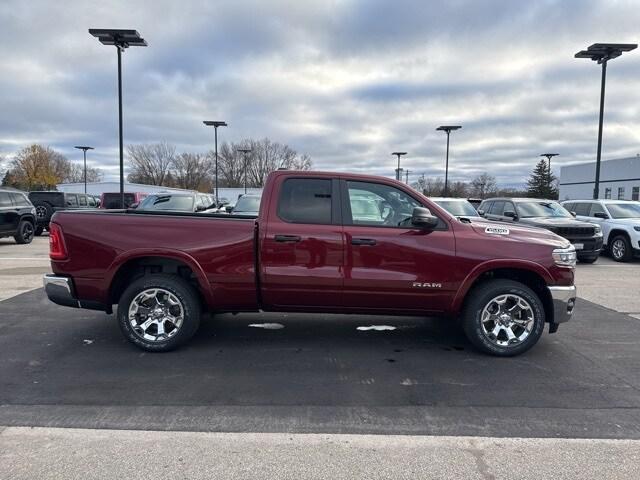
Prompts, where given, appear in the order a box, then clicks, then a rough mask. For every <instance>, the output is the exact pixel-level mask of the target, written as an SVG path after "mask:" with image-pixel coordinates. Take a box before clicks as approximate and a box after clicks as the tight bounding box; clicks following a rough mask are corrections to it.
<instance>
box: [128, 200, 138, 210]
mask: <svg viewBox="0 0 640 480" xmlns="http://www.w3.org/2000/svg"><path fill="white" fill-rule="evenodd" d="M139 206H140V202H133V203H132V204H131V205H129V208H130V209H132V210H135V209H136V208H138V207H139Z"/></svg>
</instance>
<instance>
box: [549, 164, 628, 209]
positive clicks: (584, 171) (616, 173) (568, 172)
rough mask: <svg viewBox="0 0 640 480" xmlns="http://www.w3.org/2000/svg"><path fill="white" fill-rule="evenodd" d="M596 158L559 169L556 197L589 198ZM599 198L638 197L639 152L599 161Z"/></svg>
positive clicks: (567, 198)
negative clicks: (626, 156)
mask: <svg viewBox="0 0 640 480" xmlns="http://www.w3.org/2000/svg"><path fill="white" fill-rule="evenodd" d="M595 178H596V162H589V163H580V164H577V165H568V166H566V167H562V168H561V169H560V200H584V199H590V198H593V188H594V186H595ZM599 197H600V198H611V199H614V200H640V155H637V156H635V157H629V158H618V159H615V160H607V161H604V162H602V163H601V164H600V188H599Z"/></svg>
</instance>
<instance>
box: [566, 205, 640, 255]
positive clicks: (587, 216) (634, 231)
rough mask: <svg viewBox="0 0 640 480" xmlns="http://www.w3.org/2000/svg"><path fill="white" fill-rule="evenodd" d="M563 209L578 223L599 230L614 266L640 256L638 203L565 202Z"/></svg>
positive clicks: (639, 208) (639, 212)
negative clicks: (586, 224) (615, 262)
mask: <svg viewBox="0 0 640 480" xmlns="http://www.w3.org/2000/svg"><path fill="white" fill-rule="evenodd" d="M562 206H563V207H564V208H566V209H567V210H569V211H570V212H572V213H575V215H576V217H577V218H579V219H580V220H586V221H588V222H591V223H597V224H598V225H600V227H601V228H602V233H603V235H604V245H605V248H606V249H607V250H608V251H609V253H610V254H611V257H612V258H613V259H614V260H615V261H617V262H628V261H629V260H631V258H633V256H634V255H640V202H632V201H628V200H567V201H566V202H562Z"/></svg>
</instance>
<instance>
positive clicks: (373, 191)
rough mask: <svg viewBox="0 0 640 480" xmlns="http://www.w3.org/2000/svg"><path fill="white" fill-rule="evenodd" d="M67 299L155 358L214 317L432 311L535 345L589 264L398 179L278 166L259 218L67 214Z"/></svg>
mask: <svg viewBox="0 0 640 480" xmlns="http://www.w3.org/2000/svg"><path fill="white" fill-rule="evenodd" d="M50 257H51V267H52V270H53V272H54V273H53V274H48V275H46V276H45V277H44V286H45V291H46V293H47V295H48V297H49V299H51V300H52V301H53V302H55V303H57V304H60V305H66V306H70V307H79V308H89V309H97V310H103V311H105V312H107V313H111V312H112V306H113V305H114V304H117V305H118V308H117V319H118V323H119V326H120V329H121V330H122V333H123V334H124V335H125V337H126V338H127V339H129V340H130V341H131V342H132V343H134V344H135V345H137V346H138V347H141V348H143V349H145V350H149V351H166V350H171V349H173V348H175V347H177V346H179V345H181V344H184V343H185V342H186V341H188V340H189V339H190V338H191V337H192V335H193V334H194V333H195V332H196V330H197V328H198V325H199V322H200V317H201V313H202V312H203V311H209V312H212V313H216V312H254V311H260V310H262V311H277V312H285V311H288V312H332V313H358V314H385V315H425V316H426V315H428V316H443V317H450V318H456V319H459V320H460V323H461V326H462V328H463V329H464V331H465V333H466V335H467V337H468V338H469V340H470V341H471V342H472V343H473V344H474V345H475V346H476V347H477V348H478V349H480V350H481V351H483V352H486V353H490V354H493V355H499V356H511V355H516V354H519V353H522V352H524V351H526V350H528V349H529V348H531V347H532V346H533V345H534V344H535V343H536V342H537V341H538V339H539V338H540V336H541V335H542V332H543V329H544V325H545V323H548V324H549V331H550V332H551V333H553V332H555V331H556V330H557V328H558V325H559V324H560V323H562V322H566V321H567V320H569V318H570V317H571V315H572V313H573V308H574V303H575V298H576V288H575V286H574V283H573V279H574V268H575V262H576V254H575V250H574V249H573V246H572V245H571V244H570V243H569V242H568V241H567V240H565V239H564V238H562V237H559V236H557V235H555V234H553V233H551V232H549V231H547V230H543V229H537V228H530V227H520V226H515V225H512V224H508V225H507V224H505V225H502V224H498V223H495V222H487V221H485V220H479V219H477V218H455V217H453V216H451V215H450V214H449V213H447V212H446V211H445V210H443V209H442V208H440V207H438V206H437V205H436V204H435V203H433V202H431V201H430V200H429V199H428V198H426V197H424V196H423V195H421V194H420V193H418V192H416V191H415V190H413V189H411V188H410V187H409V186H407V185H405V184H403V183H401V182H398V181H395V180H390V179H387V178H381V177H373V176H367V175H352V174H345V173H326V172H294V171H277V172H274V173H272V174H271V175H270V176H269V177H268V179H267V183H266V186H265V189H264V193H263V196H262V201H261V204H260V211H259V214H258V216H257V218H256V217H255V216H251V217H250V216H242V215H235V216H229V215H224V214H207V213H186V212H184V213H182V212H162V211H137V210H127V211H124V210H116V211H95V210H92V211H62V212H58V213H56V214H55V215H54V217H53V219H52V221H51V230H50Z"/></svg>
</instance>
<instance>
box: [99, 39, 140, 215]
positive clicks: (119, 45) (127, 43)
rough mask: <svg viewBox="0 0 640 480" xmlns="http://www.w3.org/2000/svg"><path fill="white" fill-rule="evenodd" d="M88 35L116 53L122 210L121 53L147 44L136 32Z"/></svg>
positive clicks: (121, 205)
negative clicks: (114, 48) (114, 49)
mask: <svg viewBox="0 0 640 480" xmlns="http://www.w3.org/2000/svg"><path fill="white" fill-rule="evenodd" d="M89 33H90V34H91V35H93V36H94V37H96V38H97V39H98V40H99V41H100V43H102V44H103V45H113V46H115V47H116V50H117V51H118V131H119V136H120V208H124V148H123V141H122V58H121V57H122V52H123V51H124V49H125V48H128V47H146V46H147V42H146V41H145V40H144V38H142V37H140V34H139V33H138V32H137V31H136V30H119V29H112V28H90V29H89Z"/></svg>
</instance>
